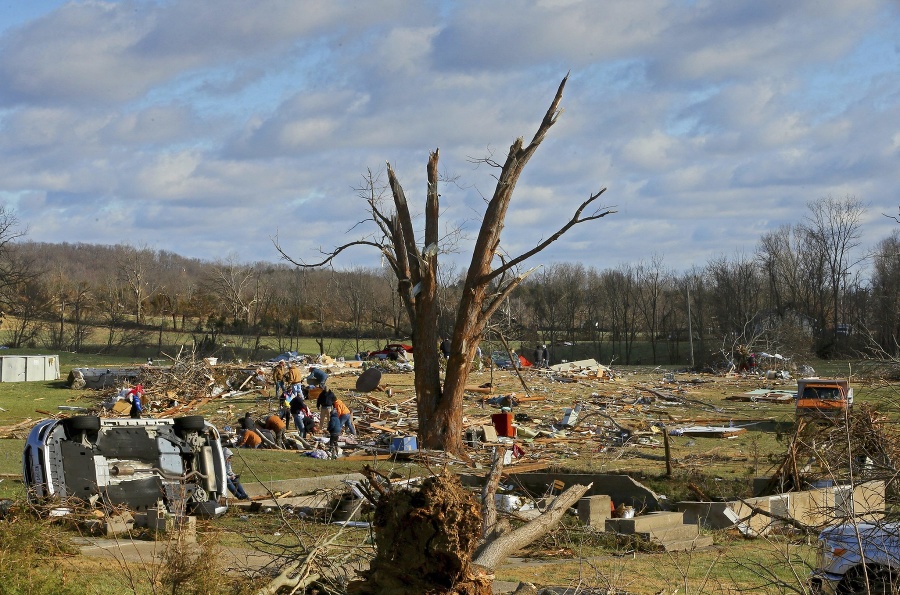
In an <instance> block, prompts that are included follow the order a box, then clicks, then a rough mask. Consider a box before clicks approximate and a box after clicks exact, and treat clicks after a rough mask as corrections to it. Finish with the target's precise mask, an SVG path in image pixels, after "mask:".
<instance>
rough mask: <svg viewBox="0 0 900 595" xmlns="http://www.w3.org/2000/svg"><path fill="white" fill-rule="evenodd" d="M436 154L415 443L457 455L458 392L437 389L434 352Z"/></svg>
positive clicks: (421, 308) (422, 274) (422, 291)
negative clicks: (449, 393) (416, 438)
mask: <svg viewBox="0 0 900 595" xmlns="http://www.w3.org/2000/svg"><path fill="white" fill-rule="evenodd" d="M437 166H438V152H437V151H435V152H434V153H432V154H431V157H430V159H429V160H428V199H427V201H426V204H425V249H424V250H423V251H422V254H421V260H420V261H419V263H417V264H418V269H419V283H418V287H417V288H416V290H417V293H416V294H415V312H416V319H415V346H416V351H415V358H416V379H415V385H416V397H417V410H418V414H419V440H420V441H421V443H422V444H421V446H422V447H423V448H428V449H435V450H443V451H445V452H449V453H453V454H460V453H461V452H462V450H463V448H462V445H463V442H462V415H461V414H460V412H461V411H462V393H461V392H460V395H459V398H458V400H454V399H453V398H452V396H451V395H448V394H447V393H446V392H445V391H443V390H442V389H441V376H440V374H441V368H440V362H439V359H438V358H439V357H440V356H439V355H438V350H437V344H438V336H437V324H436V321H437V319H438V314H439V311H438V303H437V266H438V261H437V242H438V192H437V183H438V171H437Z"/></svg>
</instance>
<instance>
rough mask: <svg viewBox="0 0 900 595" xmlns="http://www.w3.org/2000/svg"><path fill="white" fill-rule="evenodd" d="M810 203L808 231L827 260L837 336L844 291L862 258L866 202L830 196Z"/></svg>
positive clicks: (812, 241)
mask: <svg viewBox="0 0 900 595" xmlns="http://www.w3.org/2000/svg"><path fill="white" fill-rule="evenodd" d="M808 206H809V210H810V213H809V215H808V216H807V222H806V225H805V230H806V233H807V237H808V238H809V240H810V242H811V243H812V244H813V245H815V246H816V247H817V248H818V251H819V253H820V254H821V255H822V257H823V259H824V262H825V272H826V275H827V277H826V282H827V284H828V287H829V289H830V291H831V312H832V315H831V320H830V322H831V323H832V326H831V329H830V330H831V332H832V333H834V335H835V336H836V335H837V332H838V324H840V323H841V322H842V318H841V315H842V312H841V293H842V291H843V290H844V289H845V287H846V283H847V279H846V277H847V275H849V274H850V269H851V268H852V267H854V266H855V265H857V264H859V263H860V262H861V260H862V257H858V256H857V255H856V254H855V253H854V251H855V249H856V248H857V247H858V246H859V240H860V238H861V237H862V229H861V219H862V215H863V213H864V212H865V205H863V203H862V201H860V200H859V199H857V198H856V197H853V196H847V197H845V198H843V199H836V198H833V197H831V196H829V197H826V198H823V199H820V200H817V201H815V202H811V203H809V205H808Z"/></svg>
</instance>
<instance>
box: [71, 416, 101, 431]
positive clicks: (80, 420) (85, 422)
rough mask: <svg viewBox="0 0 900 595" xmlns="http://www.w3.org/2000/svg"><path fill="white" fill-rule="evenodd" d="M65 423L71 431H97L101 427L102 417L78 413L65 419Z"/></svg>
mask: <svg viewBox="0 0 900 595" xmlns="http://www.w3.org/2000/svg"><path fill="white" fill-rule="evenodd" d="M63 425H65V426H66V429H67V430H69V432H77V431H88V432H96V431H97V430H99V429H100V418H99V417H97V416H96V415H76V416H75V417H70V418H68V419H66V420H63Z"/></svg>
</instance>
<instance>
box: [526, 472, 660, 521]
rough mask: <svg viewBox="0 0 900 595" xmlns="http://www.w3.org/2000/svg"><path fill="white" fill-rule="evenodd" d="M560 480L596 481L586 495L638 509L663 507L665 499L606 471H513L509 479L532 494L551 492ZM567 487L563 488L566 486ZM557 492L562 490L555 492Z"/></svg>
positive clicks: (585, 482) (539, 494) (649, 510)
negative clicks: (550, 488)
mask: <svg viewBox="0 0 900 595" xmlns="http://www.w3.org/2000/svg"><path fill="white" fill-rule="evenodd" d="M556 480H560V481H562V482H563V483H564V484H565V488H568V487H569V486H572V485H575V484H580V485H588V484H593V485H592V486H591V489H590V490H588V491H587V493H586V494H585V496H609V497H610V498H611V499H612V501H613V503H614V504H615V505H616V506H618V505H619V504H624V505H625V506H632V507H633V508H634V509H635V510H636V511H638V512H654V511H658V510H662V509H663V505H662V502H661V498H660V497H659V495H658V494H656V493H655V492H654V491H653V490H651V489H650V488H648V487H647V486H645V485H642V484H641V483H640V482H637V481H635V480H633V479H632V478H631V477H629V476H627V475H610V474H603V473H596V474H594V473H509V482H510V483H512V484H514V485H519V486H522V487H523V488H525V489H526V490H527V491H528V492H529V494H530V495H531V496H532V497H540V496H544V495H546V494H547V491H548V486H551V485H553V482H554V481H556ZM565 488H563V489H565ZM554 493H559V492H558V491H555V492H554Z"/></svg>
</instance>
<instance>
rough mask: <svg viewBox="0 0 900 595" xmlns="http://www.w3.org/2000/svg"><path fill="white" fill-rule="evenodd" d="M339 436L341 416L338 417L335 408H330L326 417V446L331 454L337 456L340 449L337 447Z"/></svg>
mask: <svg viewBox="0 0 900 595" xmlns="http://www.w3.org/2000/svg"><path fill="white" fill-rule="evenodd" d="M340 437H341V418H340V417H338V412H337V409H332V410H331V415H330V416H329V417H328V446H329V447H330V449H331V456H332V457H334V458H338V456H339V451H340V449H339V448H338V439H339V438H340Z"/></svg>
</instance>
